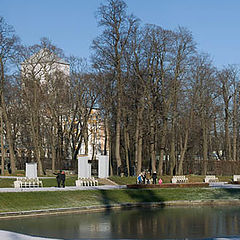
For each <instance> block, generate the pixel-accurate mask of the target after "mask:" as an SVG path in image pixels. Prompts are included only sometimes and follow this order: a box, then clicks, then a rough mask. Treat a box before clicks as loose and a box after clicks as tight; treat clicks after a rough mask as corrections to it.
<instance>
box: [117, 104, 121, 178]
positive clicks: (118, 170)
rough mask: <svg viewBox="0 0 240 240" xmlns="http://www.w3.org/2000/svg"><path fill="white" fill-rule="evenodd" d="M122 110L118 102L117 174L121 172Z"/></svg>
mask: <svg viewBox="0 0 240 240" xmlns="http://www.w3.org/2000/svg"><path fill="white" fill-rule="evenodd" d="M120 118H121V111H120V106H119V104H118V108H117V123H116V142H115V157H116V161H117V174H118V175H119V174H120V173H121V165H122V161H121V156H120V137H121V126H120V124H121V119H120Z"/></svg>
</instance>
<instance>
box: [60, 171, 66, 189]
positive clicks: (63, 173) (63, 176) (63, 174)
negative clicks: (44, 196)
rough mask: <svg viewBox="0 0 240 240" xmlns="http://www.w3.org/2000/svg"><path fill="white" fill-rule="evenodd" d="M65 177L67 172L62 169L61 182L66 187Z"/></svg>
mask: <svg viewBox="0 0 240 240" xmlns="http://www.w3.org/2000/svg"><path fill="white" fill-rule="evenodd" d="M65 179H66V176H65V172H64V171H62V172H61V183H62V187H63V188H64V187H65Z"/></svg>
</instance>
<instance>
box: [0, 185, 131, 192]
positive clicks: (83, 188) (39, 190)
mask: <svg viewBox="0 0 240 240" xmlns="http://www.w3.org/2000/svg"><path fill="white" fill-rule="evenodd" d="M123 188H127V187H126V185H103V186H89V187H88V186H86V187H74V186H72V187H65V188H58V187H40V188H0V192H54V191H77V190H111V189H123Z"/></svg>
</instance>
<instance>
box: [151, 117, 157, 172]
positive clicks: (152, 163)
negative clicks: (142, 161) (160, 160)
mask: <svg viewBox="0 0 240 240" xmlns="http://www.w3.org/2000/svg"><path fill="white" fill-rule="evenodd" d="M150 138H151V140H150V141H151V142H150V155H151V166H152V172H155V171H156V151H155V145H156V144H155V122H154V117H153V113H152V114H151V117H150Z"/></svg>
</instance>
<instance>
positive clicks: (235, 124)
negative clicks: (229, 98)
mask: <svg viewBox="0 0 240 240" xmlns="http://www.w3.org/2000/svg"><path fill="white" fill-rule="evenodd" d="M232 159H233V161H237V90H235V92H234V96H233V157H232Z"/></svg>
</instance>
